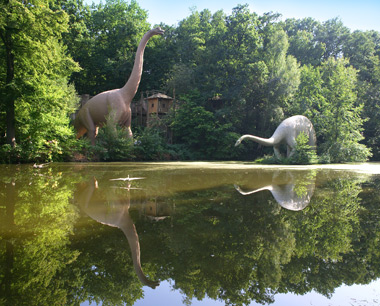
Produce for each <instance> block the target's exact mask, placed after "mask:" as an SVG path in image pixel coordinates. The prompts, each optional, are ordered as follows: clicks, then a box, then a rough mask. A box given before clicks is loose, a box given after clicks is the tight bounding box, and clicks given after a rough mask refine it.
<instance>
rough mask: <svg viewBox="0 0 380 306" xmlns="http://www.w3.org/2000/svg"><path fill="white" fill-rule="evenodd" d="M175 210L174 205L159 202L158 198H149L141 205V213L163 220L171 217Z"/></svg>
mask: <svg viewBox="0 0 380 306" xmlns="http://www.w3.org/2000/svg"><path fill="white" fill-rule="evenodd" d="M172 212H173V207H172V206H171V205H168V204H167V203H159V202H158V201H157V199H154V200H152V199H151V200H148V201H147V202H146V203H144V204H142V205H141V209H140V213H141V214H143V215H145V216H147V217H149V218H151V219H153V220H156V221H158V220H163V219H165V218H167V217H169V216H170V215H171V214H172Z"/></svg>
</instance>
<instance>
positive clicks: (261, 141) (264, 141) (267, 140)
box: [240, 135, 275, 146]
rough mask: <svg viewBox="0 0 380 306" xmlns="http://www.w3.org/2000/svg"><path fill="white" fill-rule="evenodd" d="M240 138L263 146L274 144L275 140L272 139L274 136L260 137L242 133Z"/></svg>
mask: <svg viewBox="0 0 380 306" xmlns="http://www.w3.org/2000/svg"><path fill="white" fill-rule="evenodd" d="M240 139H241V140H244V139H249V140H253V141H255V142H257V143H259V144H261V145H263V146H273V145H274V144H275V141H274V138H273V137H271V138H261V137H257V136H253V135H243V136H242V137H240Z"/></svg>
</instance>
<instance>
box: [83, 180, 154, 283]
mask: <svg viewBox="0 0 380 306" xmlns="http://www.w3.org/2000/svg"><path fill="white" fill-rule="evenodd" d="M97 190H98V181H97V180H96V178H94V179H93V182H92V183H90V184H88V186H86V187H85V188H84V189H82V190H81V191H80V192H79V194H78V198H77V200H78V202H79V206H80V208H81V209H82V210H83V211H84V212H85V213H86V214H87V215H88V216H89V217H91V218H92V219H94V220H95V221H97V222H99V223H102V224H105V225H109V226H112V227H117V228H119V229H121V230H122V231H123V233H124V235H125V237H127V240H128V244H129V247H130V249H131V253H132V260H133V267H134V269H135V272H136V274H137V276H138V278H139V280H140V281H141V283H142V284H144V285H146V286H149V287H151V288H153V289H155V288H156V287H157V286H158V285H159V282H158V281H151V280H149V279H148V278H147V277H146V276H145V274H144V272H143V271H142V268H141V260H140V243H139V237H138V234H137V231H136V227H135V224H134V223H133V220H132V218H131V216H130V215H129V207H130V194H129V190H128V192H124V193H123V197H121V196H120V195H115V196H114V197H107V199H106V200H105V199H104V198H103V199H102V197H101V196H100V195H99V194H98V192H97ZM99 193H100V192H99ZM124 195H125V196H124Z"/></svg>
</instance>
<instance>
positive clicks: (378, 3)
mask: <svg viewBox="0 0 380 306" xmlns="http://www.w3.org/2000/svg"><path fill="white" fill-rule="evenodd" d="M92 1H94V2H96V3H98V2H100V1H103V3H105V0H85V2H86V3H89V4H91V3H92ZM126 1H127V2H130V0H126ZM137 3H138V4H139V6H140V7H141V8H143V9H145V10H146V11H147V12H148V15H149V17H148V22H149V23H150V24H151V25H152V26H154V25H156V24H160V23H161V22H163V23H165V24H167V25H178V23H179V21H181V20H183V19H184V18H186V17H188V16H189V15H190V14H191V8H195V9H196V10H197V11H202V10H203V9H209V10H210V11H211V12H212V13H215V12H216V11H218V10H223V11H224V12H225V13H226V14H227V15H229V14H231V12H232V9H233V8H234V7H236V6H237V5H238V4H248V5H249V8H250V11H251V12H256V13H257V14H259V15H262V14H263V13H266V12H274V13H280V14H281V15H282V19H286V18H296V19H301V18H306V17H312V18H313V19H316V20H318V21H321V22H323V21H326V20H328V19H332V18H335V17H339V18H340V19H341V20H342V22H343V24H344V25H345V26H346V27H348V28H350V29H351V30H352V31H354V30H362V31H366V30H376V31H379V32H380V0H319V1H316V0H314V1H309V0H137Z"/></svg>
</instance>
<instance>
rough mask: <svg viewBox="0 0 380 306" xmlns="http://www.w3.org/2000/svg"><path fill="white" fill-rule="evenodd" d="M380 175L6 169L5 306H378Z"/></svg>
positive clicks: (371, 171) (199, 166)
mask: <svg viewBox="0 0 380 306" xmlns="http://www.w3.org/2000/svg"><path fill="white" fill-rule="evenodd" d="M379 189H380V164H378V163H367V164H350V165H324V166H317V167H316V166H258V165H255V164H252V163H243V162H241V163H239V162H220V163H218V162H209V163H206V162H204V163H197V162H190V163H182V162H168V163H51V164H47V165H44V166H41V167H40V168H35V167H33V166H32V165H0V284H1V287H0V305H96V304H97V303H98V304H100V305H135V306H141V305H189V304H192V305H262V304H273V305H373V304H379V303H380V204H379V203H380V202H379V200H380V192H379Z"/></svg>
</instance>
